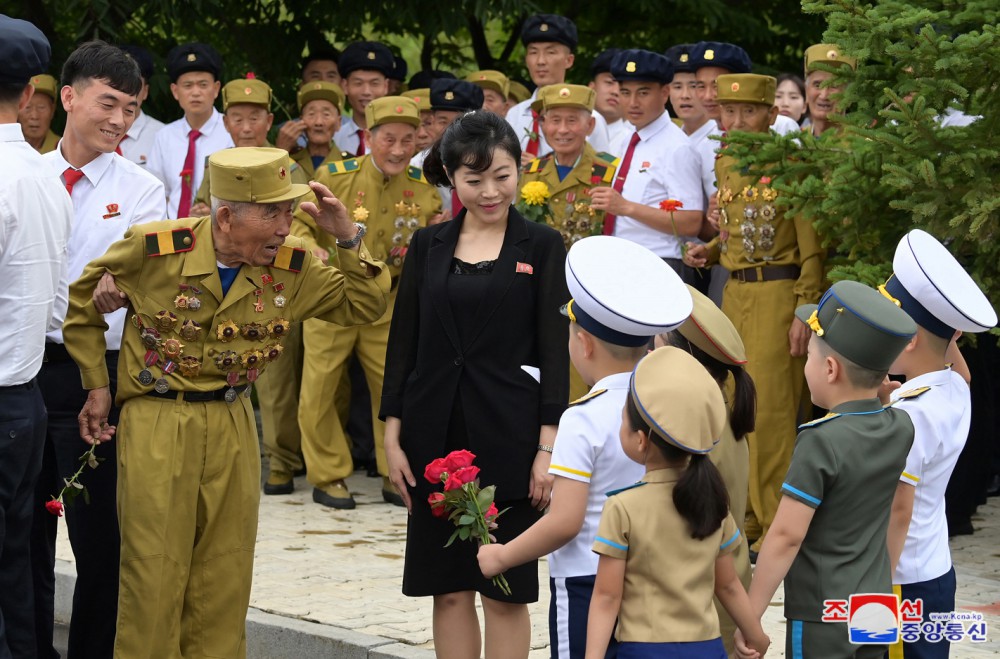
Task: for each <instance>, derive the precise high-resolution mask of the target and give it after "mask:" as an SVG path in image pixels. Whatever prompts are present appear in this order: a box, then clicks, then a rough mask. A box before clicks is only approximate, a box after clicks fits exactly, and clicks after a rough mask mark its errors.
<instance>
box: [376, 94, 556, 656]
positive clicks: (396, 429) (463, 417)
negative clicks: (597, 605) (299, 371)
mask: <svg viewBox="0 0 1000 659" xmlns="http://www.w3.org/2000/svg"><path fill="white" fill-rule="evenodd" d="M520 161H521V148H520V145H519V144H518V140H517V136H516V135H515V134H514V131H513V129H512V128H511V127H510V126H509V125H508V124H507V122H506V121H504V120H503V119H502V118H500V117H498V116H497V115H495V114H492V113H489V112H482V111H478V112H473V113H469V114H467V115H465V116H463V117H461V118H459V119H458V120H456V121H455V122H454V123H453V124H452V125H451V126H450V127H449V128H448V129H447V130H446V131H445V133H444V135H443V136H442V137H441V139H440V140H439V141H438V143H437V144H436V145H435V146H434V147H433V148H432V149H431V152H430V154H429V155H428V157H427V160H426V161H425V164H424V172H425V175H426V176H427V178H428V179H429V180H430V181H431V182H432V183H434V184H435V185H452V186H454V188H455V190H456V192H457V193H458V197H459V199H460V200H461V202H462V204H463V205H464V206H465V210H463V211H462V212H461V213H460V214H459V215H458V217H456V218H455V219H454V220H452V221H451V222H446V223H444V224H439V225H436V226H432V227H428V228H426V229H421V230H420V231H418V232H416V233H415V234H414V235H413V238H412V240H411V242H410V246H409V251H408V253H407V258H406V261H405V262H404V265H403V272H402V275H401V278H400V283H399V293H398V296H397V299H396V307H395V310H394V312H393V319H392V326H391V330H390V333H389V348H388V351H387V354H386V371H385V385H384V388H383V392H382V409H381V416H382V418H383V419H385V421H386V436H385V450H386V457H387V458H388V462H389V473H390V476H389V477H390V479H391V480H392V482H393V484H394V485H395V486H396V487H397V489H398V490H399V491H400V493H401V494H402V496H403V499H404V501H405V503H406V506H407V509H408V510H409V511H410V516H409V521H408V526H407V538H406V560H405V565H404V569H403V593H404V594H406V595H410V596H427V595H430V596H433V597H434V645H435V650H436V652H437V656H438V657H457V658H462V659H467V658H468V657H478V656H479V653H480V645H481V643H480V635H479V620H478V617H477V615H476V610H475V595H476V593H477V592H478V593H479V594H480V596H481V600H482V604H483V610H484V613H485V618H486V655H487V656H488V657H490V658H491V659H494V658H495V657H522V658H523V657H526V656H527V654H528V651H529V649H530V638H531V624H530V620H529V618H528V608H527V604H528V603H529V602H534V601H536V600H537V599H538V566H537V563H536V562H532V563H529V564H526V565H524V566H521V567H518V568H515V569H512V570H509V571H508V572H507V574H506V576H507V579H508V581H509V583H510V587H511V591H512V593H511V595H509V596H507V595H504V594H503V593H502V592H501V591H500V590H499V589H498V588H497V587H495V586H494V585H493V584H492V583H491V582H490V581H489V580H487V579H485V578H484V577H483V576H482V573H481V572H480V571H479V566H478V563H477V561H476V550H477V547H476V545H475V544H474V543H472V542H460V541H457V542H455V543H454V544H453V545H452V546H451V547H448V548H447V549H446V548H444V544H445V542H446V541H447V539H448V537H449V535H450V534H451V532H452V531H453V530H454V527H453V526H452V524H451V523H450V522H449V521H448V520H447V519H439V518H436V517H434V516H432V515H431V509H430V506H429V504H428V503H427V497H428V495H429V494H430V493H431V492H435V491H440V490H441V488H440V486H437V487H435V486H432V485H431V484H430V483H428V482H427V481H426V480H425V479H424V478H423V477H422V474H423V470H424V467H425V466H426V465H427V463H429V462H430V461H431V460H433V459H434V458H438V457H442V456H444V455H446V454H447V453H448V452H450V451H453V450H457V449H468V450H470V451H472V452H473V453H474V454H475V455H476V465H477V466H478V467H479V468H480V469H481V472H480V474H479V477H480V482H481V484H482V486H484V487H485V486H487V485H496V486H497V491H496V497H497V507H498V508H500V509H501V510H502V509H504V508H506V507H510V510H508V511H507V512H506V513H504V514H503V515H502V516H501V517H500V519H499V528H498V529H497V530H496V531H495V532H494V533H495V535H496V537H497V539H498V540H499V541H500V542H506V541H508V540H510V539H512V538H514V537H516V536H517V535H518V534H519V533H521V532H522V531H523V530H524V529H526V528H528V527H529V526H530V525H531V524H532V523H534V522H535V521H536V520H537V519H538V518H539V516H540V515H541V512H540V511H542V510H544V509H545V507H546V506H547V505H548V503H549V496H550V494H551V491H552V478H551V476H549V475H548V468H549V457H550V454H549V452H547V451H551V445H552V442H553V441H554V439H555V434H556V424H557V423H558V421H559V417H560V415H561V414H562V412H563V410H564V409H565V408H566V399H567V396H568V393H569V383H568V376H567V374H568V373H569V364H568V351H567V339H568V328H567V321H566V318H565V317H563V316H562V315H561V314H560V313H559V307H560V305H562V304H564V303H565V302H566V301H567V300H568V299H569V293H568V291H567V289H566V282H565V273H564V268H565V259H566V250H565V248H564V247H563V243H562V238H561V237H560V235H559V234H558V233H557V232H556V231H554V230H553V229H550V228H549V227H547V226H545V225H544V224H536V223H533V222H529V221H527V220H525V219H524V218H523V217H522V216H521V215H520V214H519V213H518V212H517V211H516V210H515V209H514V208H512V206H511V204H512V203H513V202H514V201H515V195H516V194H517V175H518V163H519V162H520ZM525 366H526V367H533V368H535V369H538V371H540V380H538V379H536V376H533V375H531V374H530V373H529V370H530V369H527V370H526V369H525V368H522V367H525ZM538 371H536V372H538ZM414 474H417V476H419V477H415V476H414Z"/></svg>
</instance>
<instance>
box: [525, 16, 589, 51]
mask: <svg viewBox="0 0 1000 659" xmlns="http://www.w3.org/2000/svg"><path fill="white" fill-rule="evenodd" d="M539 42H545V43H548V42H554V43H561V44H563V45H565V46H568V47H569V49H570V50H576V44H577V34H576V23H574V22H573V21H571V20H569V19H568V18H566V17H565V16H559V15H557V14H535V15H534V16H531V17H529V18H528V19H527V20H526V21H524V27H522V28H521V43H523V44H524V45H525V46H527V45H528V44H529V43H539Z"/></svg>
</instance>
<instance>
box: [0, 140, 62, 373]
mask: <svg viewBox="0 0 1000 659" xmlns="http://www.w3.org/2000/svg"><path fill="white" fill-rule="evenodd" d="M72 218H73V206H72V205H71V204H70V201H69V196H68V195H67V194H66V188H65V186H63V184H62V182H61V181H60V180H59V177H58V176H57V175H56V174H55V172H53V171H52V170H51V169H50V168H49V167H48V166H47V165H46V164H45V160H44V159H43V157H42V156H41V155H39V153H38V152H37V151H35V150H34V149H33V148H32V147H31V145H30V144H28V143H27V142H26V141H25V139H24V134H23V133H22V132H21V126H20V124H17V123H12V124H0V281H2V282H3V286H0V317H2V318H3V319H4V322H5V323H6V324H7V330H6V331H4V332H0V387H11V386H14V385H18V384H24V383H25V382H28V381H29V380H31V378H33V377H35V376H36V375H37V374H38V371H39V369H41V367H42V359H43V357H44V356H45V331H46V330H47V329H48V327H49V321H50V319H51V318H52V313H53V305H54V304H55V300H56V292H57V291H58V290H59V280H60V277H61V276H62V273H63V272H64V271H65V265H66V243H67V240H68V238H69V232H70V225H71V222H72ZM64 313H65V310H64Z"/></svg>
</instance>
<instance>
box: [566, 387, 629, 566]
mask: <svg viewBox="0 0 1000 659" xmlns="http://www.w3.org/2000/svg"><path fill="white" fill-rule="evenodd" d="M629 378H631V373H615V374H614V375H609V376H607V377H605V378H601V380H599V381H598V382H597V384H595V385H594V387H593V388H592V389H591V390H590V391H591V393H593V392H597V391H600V390H601V389H606V390H607V391H606V393H603V394H600V395H597V396H595V397H594V398H591V399H590V400H586V401H584V402H582V403H579V404H577V405H573V406H572V407H569V408H567V410H566V411H565V412H563V415H562V417H561V418H560V419H559V431H558V433H557V434H556V443H555V447H554V448H553V449H552V462H551V463H550V465H549V473H550V474H552V475H554V476H561V477H563V478H568V479H570V480H574V481H580V482H581V483H589V484H590V487H589V490H588V492H587V512H586V514H585V515H584V517H583V527H582V528H581V529H580V532H579V533H577V534H576V537H575V538H573V539H572V540H571V541H570V542H569V543H567V544H565V545H563V546H562V547H560V548H559V549H557V550H555V551H554V552H552V553H551V554H549V576H551V577H582V576H587V575H591V574H597V561H598V559H599V557H598V555H597V554H595V553H594V552H593V551H591V547H592V546H593V544H594V539H595V538H596V537H597V526H598V524H599V523H600V521H601V511H602V510H603V509H604V502H605V501H606V500H607V498H608V492H611V491H612V490H617V489H621V488H623V487H628V486H629V485H632V484H634V483H636V482H638V481H639V480H640V479H641V478H642V475H643V474H644V473H646V469H645V467H643V466H642V465H641V464H638V463H637V462H632V461H631V460H630V459H629V458H628V457H627V456H626V455H625V452H624V451H622V445H621V441H619V439H618V430H619V429H620V428H621V425H622V406H624V405H625V398H626V397H627V396H628V383H629Z"/></svg>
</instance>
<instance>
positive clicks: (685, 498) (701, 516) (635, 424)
mask: <svg viewBox="0 0 1000 659" xmlns="http://www.w3.org/2000/svg"><path fill="white" fill-rule="evenodd" d="M625 409H626V415H627V416H628V421H629V425H630V426H631V428H632V432H637V431H639V430H641V431H643V432H644V433H646V436H648V437H649V439H650V441H651V442H652V443H653V445H654V446H656V448H657V449H658V450H659V451H660V453H662V454H663V457H664V458H666V459H667V460H669V461H670V462H680V461H682V460H684V459H685V458H690V460H689V462H688V465H687V468H686V469H685V470H684V473H683V474H682V475H681V477H680V480H679V481H677V485H676V486H675V487H674V507H675V508H677V512H678V513H680V515H681V517H683V518H684V519H685V521H687V523H688V526H689V527H690V529H691V537H692V538H694V539H695V540H702V539H704V538H707V537H708V536H710V535H712V534H713V533H715V531H716V530H718V528H719V527H720V526H722V521H723V520H724V519H726V515H727V514H729V492H728V491H727V490H726V484H725V482H723V480H722V474H720V473H719V470H718V469H716V468H715V465H714V464H712V461H711V460H709V459H708V456H707V455H705V454H697V453H688V452H687V451H685V450H683V449H680V448H678V447H676V446H674V445H673V444H670V443H668V442H667V441H666V440H665V439H663V438H662V437H660V436H659V435H658V434H656V432H655V431H653V430H651V429H650V427H649V424H648V423H646V421H645V419H643V418H642V417H641V416H640V415H639V409H638V408H637V407H636V405H635V401H634V400H633V399H632V396H631V394H630V395H629V396H628V397H627V398H626V399H625Z"/></svg>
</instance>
